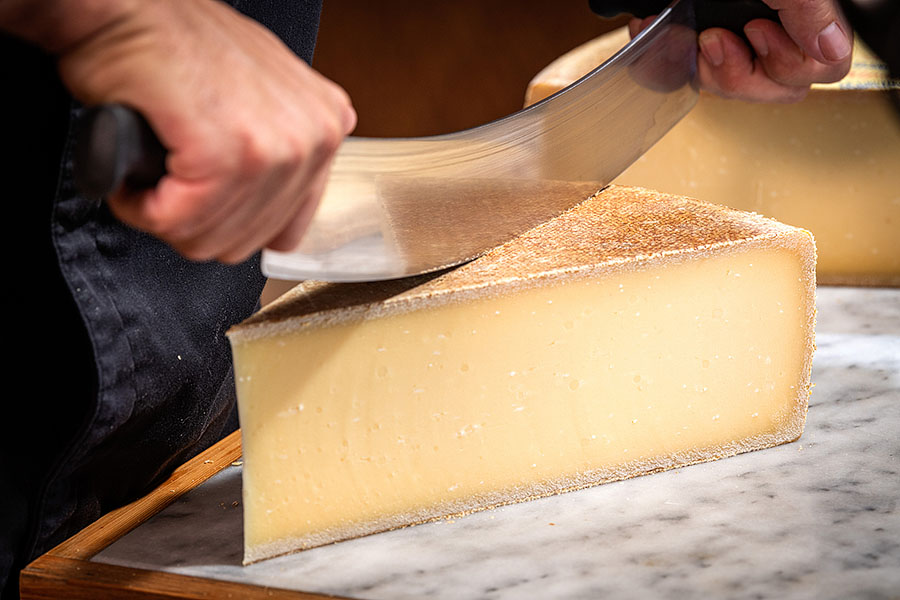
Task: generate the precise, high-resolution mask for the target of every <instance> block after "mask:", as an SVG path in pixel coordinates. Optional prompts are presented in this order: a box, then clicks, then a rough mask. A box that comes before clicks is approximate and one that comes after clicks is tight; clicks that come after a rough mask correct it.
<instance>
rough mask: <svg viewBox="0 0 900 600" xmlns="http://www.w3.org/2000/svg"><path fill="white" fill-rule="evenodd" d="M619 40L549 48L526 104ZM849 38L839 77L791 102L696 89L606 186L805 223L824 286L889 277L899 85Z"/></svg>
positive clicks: (894, 271)
mask: <svg viewBox="0 0 900 600" xmlns="http://www.w3.org/2000/svg"><path fill="white" fill-rule="evenodd" d="M627 41H628V33H627V30H626V29H624V28H623V29H619V30H616V31H615V32H612V33H610V34H607V35H605V36H601V37H599V38H597V39H595V40H592V41H591V42H588V43H586V44H584V45H582V46H580V47H578V48H576V49H575V50H573V51H572V52H570V53H568V54H566V55H564V56H562V57H560V58H559V59H558V60H557V61H554V62H553V63H551V64H550V65H548V66H547V68H545V69H544V70H542V71H541V72H540V73H538V74H537V75H536V76H535V77H534V79H533V80H532V81H531V83H530V85H529V89H528V91H527V93H526V102H525V103H526V104H532V103H534V102H536V101H538V100H540V99H542V98H543V97H545V96H547V95H550V94H552V93H554V92H556V91H558V90H560V89H562V88H563V87H565V86H566V85H568V84H569V83H571V82H573V81H575V80H577V79H578V78H579V77H581V76H582V75H584V74H585V73H587V72H589V71H590V70H591V69H592V68H594V67H595V66H596V65H598V64H600V63H601V62H602V61H603V60H605V59H606V58H608V57H609V56H611V55H612V54H613V53H614V52H615V51H617V50H618V49H620V48H621V47H622V46H624V45H625V44H626V43H627ZM886 77H887V69H886V68H885V67H884V65H883V64H881V63H879V62H878V61H877V59H875V57H874V56H872V55H871V53H870V52H868V50H867V49H866V48H865V47H863V46H860V45H857V47H856V48H855V49H854V63H853V68H852V69H851V71H850V73H849V74H848V75H847V77H845V78H844V79H843V80H841V81H840V82H837V83H833V84H816V85H814V86H813V88H812V90H811V91H810V93H809V95H808V96H807V98H806V99H805V100H804V101H802V102H799V103H796V104H788V105H784V104H760V103H749V102H741V101H738V100H726V99H723V98H720V97H717V96H714V95H712V94H708V93H705V92H704V93H701V95H700V99H699V101H698V102H697V105H696V106H695V107H694V109H693V110H691V112H690V113H688V115H687V116H686V117H685V118H684V119H682V120H681V121H680V122H679V123H678V124H677V125H676V126H675V127H673V128H672V130H671V131H670V132H669V133H668V134H666V135H665V136H664V137H663V138H662V139H661V140H660V141H659V142H658V143H657V144H656V145H654V146H653V147H652V148H651V149H650V150H649V151H648V152H646V153H645V154H644V155H643V156H641V157H640V158H639V159H638V160H637V161H636V162H635V163H634V164H633V165H632V166H631V167H630V168H628V169H627V170H626V171H625V172H624V173H622V174H621V175H620V176H619V177H618V178H617V179H616V183H618V184H623V185H640V186H642V187H647V188H653V189H657V190H660V191H663V192H668V193H673V194H685V195H689V196H691V197H694V198H699V199H701V200H705V201H708V202H717V203H723V204H727V205H728V206H730V207H732V208H737V209H739V210H747V211H753V212H758V213H760V214H764V215H766V216H769V217H772V218H774V219H778V220H779V221H781V222H783V223H789V224H791V225H796V226H798V227H803V228H805V229H808V230H810V231H812V232H813V234H814V235H815V236H816V243H817V246H818V253H819V254H818V279H819V283H823V284H849V285H889V286H898V285H900V235H898V233H897V231H898V230H897V228H898V225H900V169H897V165H898V164H900V115H898V114H897V112H896V111H895V110H894V107H893V106H892V104H891V101H890V99H889V98H888V97H887V95H886V93H885V90H887V89H893V90H894V92H895V93H900V82H898V81H893V80H890V79H887V78H886Z"/></svg>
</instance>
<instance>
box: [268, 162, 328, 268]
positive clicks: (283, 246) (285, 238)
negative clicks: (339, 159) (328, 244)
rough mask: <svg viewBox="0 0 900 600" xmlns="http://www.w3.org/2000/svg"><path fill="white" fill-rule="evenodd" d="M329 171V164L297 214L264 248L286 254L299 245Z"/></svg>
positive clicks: (317, 204) (320, 195)
mask: <svg viewBox="0 0 900 600" xmlns="http://www.w3.org/2000/svg"><path fill="white" fill-rule="evenodd" d="M329 171H330V164H329V166H328V168H326V169H323V170H322V171H321V173H319V175H318V177H317V178H316V181H315V182H314V183H313V184H312V185H311V186H310V191H309V194H308V196H307V197H306V198H305V199H304V201H303V203H302V204H301V206H300V210H299V211H298V212H297V214H295V215H294V216H293V218H291V219H289V220H288V223H287V226H286V227H284V229H282V230H281V231H280V232H278V234H277V235H275V237H273V238H272V239H271V240H269V242H268V243H267V244H266V246H265V247H266V248H270V249H272V250H279V251H284V252H286V251H289V250H293V249H294V248H296V247H297V246H298V245H299V244H300V241H301V239H302V238H303V235H304V234H305V233H306V230H307V229H308V228H309V224H310V223H311V222H312V218H313V215H314V214H315V212H316V209H317V208H318V206H319V201H320V200H321V198H322V194H323V192H324V191H325V185H326V183H327V182H328V173H329Z"/></svg>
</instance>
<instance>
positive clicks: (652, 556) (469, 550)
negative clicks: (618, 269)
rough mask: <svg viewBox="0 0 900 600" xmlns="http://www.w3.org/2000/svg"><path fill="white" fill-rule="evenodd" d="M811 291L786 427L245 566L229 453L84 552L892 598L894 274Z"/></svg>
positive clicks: (538, 594) (739, 594)
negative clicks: (637, 470)
mask: <svg viewBox="0 0 900 600" xmlns="http://www.w3.org/2000/svg"><path fill="white" fill-rule="evenodd" d="M817 297H818V300H817V302H818V327H817V344H818V350H817V352H816V355H815V359H814V363H813V375H812V377H813V383H814V384H815V388H814V390H813V394H812V398H811V402H810V411H809V417H808V420H807V426H806V431H805V433H804V434H803V436H802V437H801V438H800V440H798V441H796V442H794V443H791V444H786V445H783V446H779V447H776V448H770V449H768V450H762V451H758V452H751V453H749V454H743V455H740V456H736V457H733V458H728V459H725V460H720V461H715V462H711V463H705V464H701V465H694V466H690V467H685V468H681V469H677V470H673V471H667V472H663V473H657V474H654V475H648V476H644V477H638V478H635V479H630V480H626V481H621V482H616V483H609V484H606V485H601V486H598V487H594V488H590V489H586V490H581V491H578V492H573V493H569V494H563V495H560V496H554V497H551V498H544V499H541V500H535V501H532V502H526V503H523V504H516V505H513V506H507V507H502V508H498V509H494V510H490V511H485V512H480V513H476V514H473V515H471V516H468V517H465V518H462V519H455V520H445V521H440V522H437V523H432V524H427V525H419V526H416V527H410V528H406V529H401V530H397V531H392V532H388V533H383V534H378V535H373V536H369V537H365V538H361V539H357V540H351V541H348V542H342V543H339V544H333V545H330V546H325V547H322V548H316V549H313V550H308V551H305V552H302V553H299V554H294V555H291V556H285V557H281V558H276V559H272V560H268V561H264V562H262V563H257V564H254V565H251V566H248V567H242V566H241V564H240V563H241V552H242V547H241V546H242V541H241V527H242V524H241V508H240V504H239V500H240V467H237V466H235V467H229V468H227V469H226V470H224V471H222V472H221V473H220V474H218V475H216V476H215V477H214V478H212V479H210V480H208V481H207V482H206V483H204V484H203V485H201V486H200V487H198V488H197V489H195V490H193V491H192V492H190V493H188V494H187V495H185V496H183V497H182V498H181V499H180V500H178V501H177V502H176V503H174V504H173V505H171V506H170V507H168V508H167V509H165V510H164V511H162V512H161V513H159V514H158V515H157V516H155V517H154V518H152V519H151V520H149V521H148V522H146V523H144V524H143V525H141V526H140V527H138V528H137V529H135V530H134V531H132V532H131V533H129V534H128V535H126V536H125V537H123V538H122V539H120V540H119V541H118V542H116V543H115V544H113V545H111V546H109V547H108V548H107V549H105V550H104V551H103V552H102V553H100V554H98V555H97V556H95V557H94V559H93V560H95V561H99V562H103V563H112V564H118V565H124V566H132V567H141V568H146V569H153V570H161V571H169V572H174V573H181V574H186V575H194V576H198V577H206V578H212V579H220V580H229V581H238V582H244V583H252V584H256V585H265V586H270V587H276V588H286V589H294V590H302V591H305V592H317V593H323V594H334V595H339V596H345V597H350V598H361V599H367V600H380V599H385V600H386V599H392V600H398V599H405V598H422V597H428V598H436V599H443V598H447V599H451V598H452V599H454V600H458V599H468V598H492V599H497V598H601V597H610V598H648V597H652V598H692V597H703V598H780V599H784V598H816V599H820V598H867V599H876V598H900V290H885V289H858V288H820V289H819V290H818V293H817Z"/></svg>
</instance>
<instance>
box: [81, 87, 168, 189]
mask: <svg viewBox="0 0 900 600" xmlns="http://www.w3.org/2000/svg"><path fill="white" fill-rule="evenodd" d="M167 154H168V151H167V150H166V148H165V147H164V146H163V145H162V142H160V141H159V138H158V137H156V134H155V133H154V132H153V129H152V128H151V127H150V125H149V123H147V120H146V119H145V118H144V117H143V116H142V115H141V114H140V113H138V112H137V111H135V110H134V109H132V108H129V107H127V106H124V105H122V104H101V105H99V106H92V107H89V108H86V109H85V110H84V112H83V113H82V115H81V116H80V118H79V122H78V130H77V133H76V138H75V155H74V157H73V158H74V165H73V166H74V170H75V184H76V185H77V186H78V189H80V190H81V191H82V192H83V193H85V194H87V195H89V196H96V197H102V196H106V195H108V194H110V193H112V192H114V191H116V190H117V189H119V187H121V186H123V185H124V186H125V187H127V188H128V189H131V190H135V191H139V190H143V189H149V188H152V187H154V186H156V184H157V182H158V181H159V180H160V179H161V178H162V177H163V175H165V174H166V155H167Z"/></svg>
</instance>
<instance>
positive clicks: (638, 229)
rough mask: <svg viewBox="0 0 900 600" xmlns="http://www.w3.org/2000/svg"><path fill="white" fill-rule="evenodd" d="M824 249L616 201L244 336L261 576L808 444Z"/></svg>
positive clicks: (594, 202)
mask: <svg viewBox="0 0 900 600" xmlns="http://www.w3.org/2000/svg"><path fill="white" fill-rule="evenodd" d="M814 287H815V247H814V243H813V239H812V237H811V235H810V234H809V233H808V232H806V231H803V230H800V229H796V228H793V227H789V226H786V225H782V224H780V223H777V222H775V221H772V220H770V219H766V218H763V217H761V216H759V215H753V214H748V213H743V212H739V211H734V210H731V209H728V208H725V207H721V206H714V205H710V204H706V203H701V202H698V201H695V200H690V199H687V198H682V197H676V196H668V195H662V194H659V193H655V192H649V191H647V190H642V189H637V188H623V187H616V186H613V187H610V188H608V189H606V190H603V191H602V192H600V193H598V194H596V195H595V196H592V197H591V198H589V199H588V200H587V201H585V202H583V203H582V204H580V205H578V206H577V207H575V208H574V209H572V210H570V211H568V212H566V213H564V214H563V215H561V216H560V217H558V218H556V219H554V220H552V221H549V222H547V223H545V224H543V225H541V226H539V227H536V228H534V229H532V230H530V231H529V232H527V233H526V234H524V235H523V236H520V237H519V238H517V239H516V240H514V241H512V242H510V243H508V244H506V245H504V246H501V247H499V248H497V249H495V250H493V251H491V252H489V253H487V254H485V255H484V256H482V257H480V258H479V259H476V260H475V261H472V262H471V263H468V264H465V265H463V266H461V267H458V268H455V269H451V270H448V271H444V272H440V273H436V274H430V275H424V276H419V277H416V278H409V279H403V280H395V281H386V282H375V283H366V284H326V283H320V282H304V283H302V284H300V285H299V286H297V287H296V288H294V289H293V290H291V291H290V292H288V293H287V294H285V295H283V296H282V297H281V298H279V299H278V300H276V301H274V302H273V303H271V304H270V305H268V306H267V307H265V308H264V309H263V310H262V311H260V312H259V313H257V314H256V315H254V316H252V317H251V318H250V319H248V320H247V321H245V322H244V323H242V324H240V325H238V326H236V327H234V328H232V329H231V330H230V331H229V338H230V341H231V344H232V348H233V353H234V361H235V377H236V383H237V392H238V402H239V411H240V419H241V427H242V432H243V452H244V456H243V461H244V463H243V477H244V489H243V507H244V544H245V554H244V560H245V562H246V563H250V562H254V561H257V560H261V559H264V558H268V557H271V556H276V555H279V554H283V553H287V552H291V551H295V550H299V549H304V548H309V547H313V546H317V545H321V544H326V543H330V542H334V541H338V540H343V539H348V538H352V537H357V536H361V535H366V534H370V533H374V532H379V531H384V530H388V529H392V528H396V527H401V526H406V525H410V524H415V523H421V522H425V521H428V520H433V519H439V518H442V517H446V516H449V515H458V514H464V513H467V512H470V511H474V510H480V509H484V508H489V507H493V506H497V505H502V504H507V503H511V502H517V501H522V500H527V499H531V498H535V497H540V496H546V495H548V494H553V493H558V492H563V491H568V490H574V489H578V488H583V487H585V486H589V485H594V484H598V483H602V482H606V481H611V480H617V479H623V478H627V477H632V476H636V475H641V474H646V473H652V472H655V471H659V470H662V469H669V468H674V467H678V466H683V465H688V464H692V463H697V462H702V461H708V460H714V459H717V458H721V457H725V456H730V455H734V454H736V453H739V452H744V451H749V450H755V449H760V448H765V447H770V446H773V445H776V444H780V443H784V442H788V441H791V440H794V439H796V438H797V437H798V436H799V435H800V434H801V432H802V429H803V424H804V421H805V415H806V410H807V401H808V393H809V377H810V366H811V358H812V351H813V329H814V327H813V325H814Z"/></svg>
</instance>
